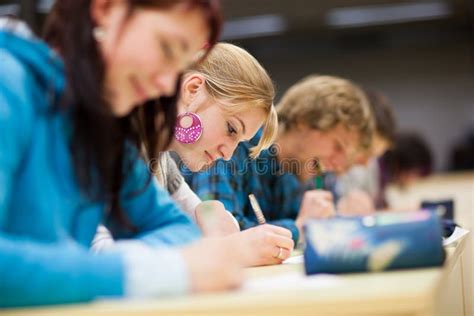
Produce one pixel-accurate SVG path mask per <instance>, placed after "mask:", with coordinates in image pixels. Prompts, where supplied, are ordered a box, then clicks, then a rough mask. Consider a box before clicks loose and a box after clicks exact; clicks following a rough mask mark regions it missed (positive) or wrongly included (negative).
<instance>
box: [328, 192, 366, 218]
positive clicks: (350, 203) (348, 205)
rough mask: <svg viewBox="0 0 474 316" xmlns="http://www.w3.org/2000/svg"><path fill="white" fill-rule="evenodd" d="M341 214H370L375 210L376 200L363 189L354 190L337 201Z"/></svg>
mask: <svg viewBox="0 0 474 316" xmlns="http://www.w3.org/2000/svg"><path fill="white" fill-rule="evenodd" d="M337 209H338V210H339V215H343V216H354V215H369V214H372V213H374V212H375V206H374V202H373V201H372V199H371V198H370V196H369V195H368V194H367V193H366V192H364V191H361V190H352V191H351V192H349V193H348V194H347V195H346V196H344V197H342V198H341V199H340V200H339V202H338V203H337Z"/></svg>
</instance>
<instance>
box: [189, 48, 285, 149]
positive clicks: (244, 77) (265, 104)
mask: <svg viewBox="0 0 474 316" xmlns="http://www.w3.org/2000/svg"><path fill="white" fill-rule="evenodd" d="M189 73H199V74H201V75H203V76H204V77H205V79H206V83H205V84H206V89H207V92H208V93H209V94H210V95H211V97H212V98H214V99H217V100H225V101H226V104H230V105H229V106H225V110H226V111H228V112H230V113H241V112H244V111H246V110H248V109H253V108H260V109H262V110H263V111H264V112H265V114H266V119H265V121H264V123H263V134H262V137H261V138H260V141H259V142H258V144H257V145H256V146H255V147H253V148H252V149H251V151H250V156H251V157H252V158H255V157H256V156H258V155H259V154H260V152H261V151H262V150H263V149H266V148H268V147H269V146H270V145H271V144H272V143H273V141H274V139H275V137H276V133H277V129H278V119H277V113H276V110H275V107H274V106H273V98H274V97H275V89H274V87H273V82H272V80H271V79H270V77H269V75H268V74H267V72H266V71H265V69H264V68H263V67H262V66H261V65H260V64H259V62H258V61H257V60H256V59H255V58H254V57H253V56H252V55H250V54H249V53H248V52H247V51H245V50H244V49H242V48H240V47H237V46H235V45H232V44H228V43H218V44H216V45H215V46H214V48H213V49H212V50H211V51H210V52H209V54H208V56H207V57H206V58H205V59H204V60H203V61H202V62H200V63H199V64H196V65H195V66H193V67H192V68H191V69H190V70H188V71H187V73H186V74H189ZM186 74H185V75H186Z"/></svg>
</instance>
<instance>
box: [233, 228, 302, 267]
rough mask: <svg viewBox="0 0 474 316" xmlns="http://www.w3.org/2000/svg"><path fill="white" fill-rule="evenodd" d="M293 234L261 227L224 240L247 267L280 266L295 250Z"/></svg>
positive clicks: (284, 230) (283, 229) (282, 229)
mask: <svg viewBox="0 0 474 316" xmlns="http://www.w3.org/2000/svg"><path fill="white" fill-rule="evenodd" d="M291 237H292V236H291V232H290V231H289V230H288V229H286V228H283V227H279V226H274V225H269V224H265V225H259V226H256V227H252V228H250V229H246V230H244V231H242V232H240V233H237V234H233V235H231V236H227V237H225V238H224V239H226V240H227V243H228V245H229V247H230V248H232V249H234V251H236V252H238V253H239V254H240V255H241V257H242V259H243V260H244V263H245V265H246V266H262V265H271V264H280V263H282V262H283V260H286V259H288V257H290V255H291V252H292V251H293V248H294V242H293V239H292V238H291Z"/></svg>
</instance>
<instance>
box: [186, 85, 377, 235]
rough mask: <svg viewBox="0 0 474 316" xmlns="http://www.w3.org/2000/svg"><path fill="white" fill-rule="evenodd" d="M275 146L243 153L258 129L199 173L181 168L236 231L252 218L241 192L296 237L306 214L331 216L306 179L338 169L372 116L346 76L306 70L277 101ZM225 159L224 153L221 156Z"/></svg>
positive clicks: (323, 196) (362, 142)
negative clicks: (236, 225) (232, 219)
mask: <svg viewBox="0 0 474 316" xmlns="http://www.w3.org/2000/svg"><path fill="white" fill-rule="evenodd" d="M277 112H278V119H279V131H278V135H277V138H276V141H275V144H274V145H273V146H272V147H270V148H269V149H268V150H265V151H263V152H262V153H261V154H260V155H259V156H258V157H257V158H255V159H249V158H248V157H249V154H250V152H251V148H253V147H254V146H255V145H256V144H257V143H258V142H259V140H260V138H261V134H260V133H258V134H257V136H256V137H254V138H253V139H252V140H250V141H249V142H246V143H242V144H239V146H238V147H237V149H236V151H235V153H234V155H233V156H232V158H231V159H230V160H229V161H223V160H219V161H217V163H216V165H215V166H213V167H212V168H210V169H208V170H205V171H202V172H194V173H193V172H190V171H189V170H186V168H183V170H182V171H183V174H184V176H185V179H186V180H187V182H188V183H189V184H190V185H191V188H192V189H193V190H194V191H195V192H196V193H197V194H198V195H199V196H200V197H201V198H203V199H216V200H219V201H221V202H222V203H223V204H224V205H225V207H226V209H228V210H230V211H231V212H232V214H233V215H234V216H235V217H236V218H237V220H238V222H239V225H240V227H241V229H249V228H251V227H254V226H256V225H257V224H258V222H257V219H256V217H255V214H254V212H253V211H252V209H251V206H250V203H249V200H248V195H249V194H250V193H253V194H255V196H256V198H257V200H258V201H259V202H260V204H261V207H262V210H263V212H264V215H265V217H266V219H267V222H268V223H270V224H272V225H277V226H281V227H285V228H287V229H289V230H290V231H291V232H292V237H293V240H294V241H295V243H297V242H298V241H299V240H300V239H301V237H302V225H303V223H304V222H305V221H306V220H307V219H308V218H322V217H328V216H332V215H334V205H333V203H332V196H331V194H330V193H329V192H325V191H317V190H313V191H308V192H306V193H304V194H303V185H302V183H304V182H305V181H306V180H308V179H310V178H312V177H313V176H314V175H315V174H317V173H318V172H319V166H320V165H321V166H322V167H323V168H324V169H326V170H335V171H338V170H342V168H344V166H346V165H347V164H348V162H349V161H351V159H353V157H354V155H355V154H356V152H357V151H358V150H359V148H361V147H368V146H370V141H371V138H372V128H373V127H372V118H371V115H370V109H369V105H368V102H367V100H366V97H365V96H364V93H363V92H362V91H361V90H360V89H359V88H358V87H357V86H356V85H354V84H353V83H351V82H350V81H348V80H345V79H342V78H337V77H331V76H310V77H307V78H305V79H303V80H301V81H300V82H298V83H296V84H295V85H294V86H292V87H291V88H290V89H289V90H288V91H287V92H286V93H285V95H284V96H283V98H282V100H281V102H280V103H279V105H278V106H277ZM226 158H228V157H226Z"/></svg>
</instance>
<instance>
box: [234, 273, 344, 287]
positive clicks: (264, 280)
mask: <svg viewBox="0 0 474 316" xmlns="http://www.w3.org/2000/svg"><path fill="white" fill-rule="evenodd" d="M341 282H342V279H341V278H340V277H338V276H335V275H331V274H318V275H310V276H307V275H305V274H304V273H303V272H299V271H291V272H288V273H285V274H282V275H276V276H270V277H261V278H256V279H250V280H248V281H246V282H244V284H243V286H242V291H252V292H268V291H279V290H284V291H288V290H309V289H312V290H314V289H323V288H328V287H334V286H338V285H340V284H341Z"/></svg>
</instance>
